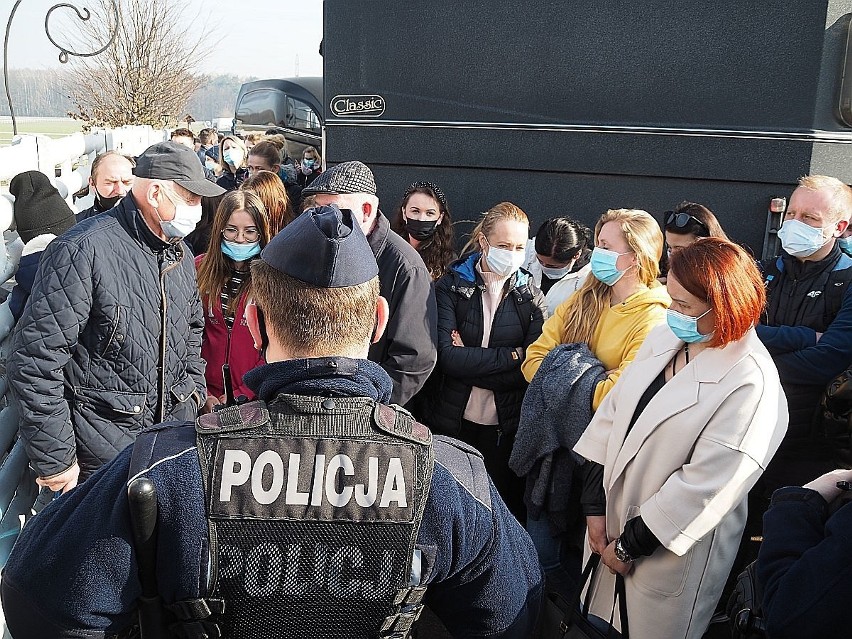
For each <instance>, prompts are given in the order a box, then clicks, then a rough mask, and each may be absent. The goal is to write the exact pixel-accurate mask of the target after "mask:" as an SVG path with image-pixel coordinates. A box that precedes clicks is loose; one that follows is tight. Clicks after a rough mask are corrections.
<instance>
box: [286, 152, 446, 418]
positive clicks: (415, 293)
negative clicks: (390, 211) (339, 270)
mask: <svg viewBox="0 0 852 639" xmlns="http://www.w3.org/2000/svg"><path fill="white" fill-rule="evenodd" d="M311 195H312V196H314V198H315V199H314V201H315V202H316V204H317V205H320V206H322V205H328V204H336V205H337V206H339V207H340V208H341V209H350V210H351V211H352V212H353V214H354V215H355V218H356V220H357V222H358V224H359V225H360V227H361V230H362V231H363V232H364V235H366V236H367V240H368V241H369V243H370V248H371V249H372V251H373V254H374V255H375V256H376V262H378V264H379V286H380V292H381V295H382V297H384V298H385V299H386V300H387V301H388V305H389V308H390V316H389V317H388V326H387V330H386V331H385V334H384V336H383V337H382V338H381V339H380V340H379V341H377V342H376V343H375V344H373V345H372V346H371V347H370V354H369V357H370V359H371V360H372V361H374V362H376V363H377V364H379V366H381V367H382V368H384V369H385V371H386V372H387V374H388V375H390V377H391V380H392V381H393V392H392V393H391V400H392V401H393V402H394V403H395V404H399V405H400V406H403V405H405V404H406V403H407V402H408V401H409V400H410V399H411V398H412V397H414V395H415V393H417V391H419V390H420V389H421V388H423V385H424V384H425V383H426V379H427V378H428V377H429V374H430V373H431V372H432V369H433V368H434V367H435V362H436V361H437V359H438V351H437V336H438V307H437V305H436V303H435V291H434V289H433V288H432V277H431V276H430V275H429V269H427V268H426V265H425V264H424V263H423V259H422V258H421V257H420V254H419V253H418V252H417V251H415V250H414V249H413V248H412V247H411V245H410V244H409V243H408V242H406V241H405V240H404V239H402V238H401V237H400V236H399V235H397V234H396V233H394V232H393V231H392V230H391V228H390V222H388V219H387V218H386V217H385V216H384V214H383V213H382V212H381V211H380V210H379V199H378V198H377V197H376V181H375V179H374V178H373V172H372V171H371V170H370V169H369V167H367V165H365V164H363V163H361V162H357V161H354V162H344V163H342V164H338V165H337V166H335V167H332V168H331V169H328V170H327V171H325V172H323V173H320V175H319V176H318V177H317V178H316V179H315V180H314V181H313V182H311V183H310V184H309V185H308V186H307V187H306V188H305V189H304V190H303V191H302V196H303V197H308V196H311Z"/></svg>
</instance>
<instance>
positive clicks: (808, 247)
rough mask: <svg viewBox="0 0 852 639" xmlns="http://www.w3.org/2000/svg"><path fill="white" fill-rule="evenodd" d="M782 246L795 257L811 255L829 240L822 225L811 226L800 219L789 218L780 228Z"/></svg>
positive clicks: (779, 235) (779, 237)
mask: <svg viewBox="0 0 852 639" xmlns="http://www.w3.org/2000/svg"><path fill="white" fill-rule="evenodd" d="M778 239H779V240H781V248H783V249H784V250H785V251H787V252H788V253H789V254H790V255H792V256H793V257H809V256H811V255H813V254H814V253H816V252H817V251H818V250H820V249H821V248H822V247H823V246H825V243H826V242H827V241H828V239H826V237H825V234H824V232H823V230H822V228H821V227H818V226H810V225H809V224H805V223H804V222H800V221H799V220H787V221H786V222H784V224H782V225H781V228H780V229H779V230H778Z"/></svg>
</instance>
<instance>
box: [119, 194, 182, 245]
mask: <svg viewBox="0 0 852 639" xmlns="http://www.w3.org/2000/svg"><path fill="white" fill-rule="evenodd" d="M107 214H108V215H113V216H114V217H115V219H116V220H118V223H119V224H120V225H121V227H122V228H123V229H124V230H125V231H127V234H128V235H129V236H130V237H132V238H133V239H134V240H136V241H137V242H139V243H140V244H142V245H143V246H146V247H148V248H149V249H151V251H153V252H154V253H161V252H162V251H164V250H166V249H167V248H169V247H171V246H173V245H172V244H169V243H168V242H164V241H163V240H162V239H160V238H159V237H158V236H156V235H155V234H154V232H153V231H152V230H151V229H149V228H148V224H147V223H146V222H145V219H144V218H143V217H142V212H141V211H140V210H139V207H138V206H137V204H136V200H134V199H133V194H132V193H128V194H127V195H125V196H124V197H123V198H121V200H120V201H119V202H118V204H116V205H115V206H114V207H113V208H112V209H110V210H109V211H108V212H107Z"/></svg>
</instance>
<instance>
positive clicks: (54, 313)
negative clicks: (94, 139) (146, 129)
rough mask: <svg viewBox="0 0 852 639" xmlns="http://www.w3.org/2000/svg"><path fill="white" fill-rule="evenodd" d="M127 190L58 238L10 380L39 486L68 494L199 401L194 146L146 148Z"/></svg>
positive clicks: (20, 332) (19, 330) (27, 313)
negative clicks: (186, 240)
mask: <svg viewBox="0 0 852 639" xmlns="http://www.w3.org/2000/svg"><path fill="white" fill-rule="evenodd" d="M134 172H135V175H136V179H135V181H134V184H133V187H132V190H131V191H130V192H129V193H128V194H127V195H126V196H125V197H124V198H122V199H121V200H120V201H119V202H118V204H116V205H115V207H113V208H112V209H110V210H109V211H107V212H105V213H104V214H102V215H98V216H94V217H91V218H89V219H87V220H84V221H83V222H80V223H79V224H77V225H76V226H74V227H73V228H72V229H71V230H70V231H69V232H67V233H65V234H64V235H63V236H62V237H60V238H58V239H56V240H54V241H53V242H51V243H50V244H49V245H48V246H47V248H46V249H45V251H44V253H42V255H41V259H40V261H39V267H38V271H37V273H36V276H35V280H34V283H33V287H32V293H31V295H30V297H29V300H28V301H27V304H26V306H25V307H24V312H23V315H22V317H21V319H20V320H19V322H18V324H17V326H16V328H15V334H14V345H13V348H12V353H11V355H10V356H9V359H8V362H7V366H8V378H9V386H10V388H11V390H12V395H13V398H14V402H15V404H16V405H17V408H18V414H19V416H20V434H21V437H22V438H23V440H24V443H25V445H26V450H27V454H28V456H29V458H30V465H31V466H32V468H33V469H34V470H35V471H36V473H37V475H38V480H37V481H38V483H39V485H41V486H44V487H48V488H49V489H51V490H53V491H62V492H65V491H67V490H70V489H71V488H73V487H74V486H76V485H77V483H78V482H81V481H83V480H84V479H86V478H87V477H89V476H90V475H91V474H92V473H93V472H94V471H95V470H97V469H98V468H99V467H100V466H101V465H102V464H103V463H105V462H107V461H109V460H111V459H112V458H113V457H115V456H116V455H117V454H118V453H119V452H121V451H122V450H123V449H124V448H126V447H127V446H128V445H129V444H131V443H132V442H133V440H134V439H135V438H136V436H137V434H138V433H139V432H140V431H142V429H143V428H146V427H148V426H151V425H153V424H156V423H159V422H161V421H164V420H166V419H181V420H183V419H189V418H194V417H195V415H196V411H197V409H198V407H199V406H203V405H204V401H205V383H204V361H203V360H202V359H201V335H202V331H203V328H204V317H203V315H202V310H201V304H200V302H199V297H198V287H197V285H196V281H195V268H194V265H193V260H192V256H191V255H188V251H187V249H186V246H185V245H184V244H183V241H182V239H183V237H184V236H185V235H186V234H187V233H189V232H190V231H192V230H193V229H194V228H195V225H196V224H197V223H198V220H199V219H200V218H201V196H202V195H206V196H214V195H218V194H220V193H222V192H223V191H222V189H221V188H219V187H217V186H216V185H215V184H211V183H210V182H209V181H208V180H206V179H204V172H203V170H202V168H201V166H200V164H199V163H198V157H197V156H196V155H195V153H194V152H193V151H192V150H191V149H188V148H187V147H185V146H182V145H179V144H176V143H174V142H163V143H159V144H155V145H153V146H151V147H150V148H148V149H147V150H146V151H145V152H144V153H143V154H142V155H141V156H139V159H138V164H137V166H136V168H135V169H134Z"/></svg>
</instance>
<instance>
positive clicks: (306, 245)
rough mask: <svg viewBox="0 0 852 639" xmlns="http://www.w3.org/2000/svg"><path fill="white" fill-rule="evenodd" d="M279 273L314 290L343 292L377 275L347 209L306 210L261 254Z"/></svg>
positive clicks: (360, 234)
mask: <svg viewBox="0 0 852 639" xmlns="http://www.w3.org/2000/svg"><path fill="white" fill-rule="evenodd" d="M260 259H262V260H263V261H264V262H266V263H267V264H269V266H271V267H273V268H274V269H277V270H278V271H280V272H282V273H284V274H285V275H289V276H290V277H292V278H295V279H297V280H299V281H300V282H304V283H305V284H308V285H310V286H313V287H315V288H342V287H344V286H358V285H359V284H364V283H365V282H369V281H370V280H371V279H373V278H374V277H376V276H377V275H378V274H379V267H378V265H377V264H376V258H375V256H374V255H373V251H372V249H371V248H370V245H369V244H368V243H367V238H366V237H364V233H363V232H362V231H361V227H360V226H359V225H358V223H357V222H356V221H355V219H354V218H353V217H352V211H350V210H349V209H343V210H341V209H339V208H337V206H335V205H334V204H332V205H330V206H318V207H315V208H312V209H308V210H307V211H305V212H304V213H302V214H301V215H300V216H299V217H297V218H296V219H295V220H293V221H292V222H290V224H288V225H287V226H285V227H284V229H283V230H282V231H281V232H280V233H278V235H276V236H275V237H274V238H272V241H271V242H269V244H267V245H266V248H264V249H263V251H262V252H261V253H260Z"/></svg>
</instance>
